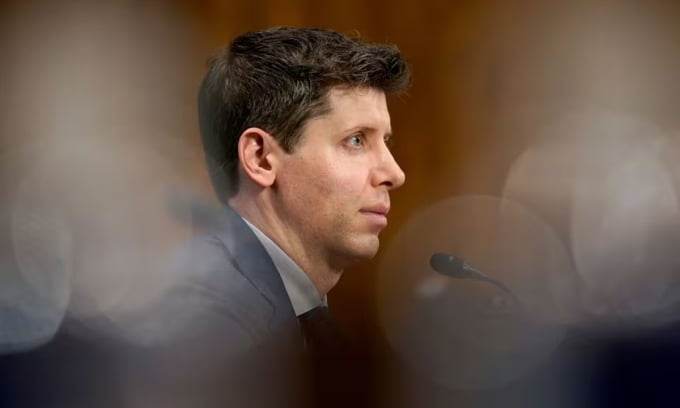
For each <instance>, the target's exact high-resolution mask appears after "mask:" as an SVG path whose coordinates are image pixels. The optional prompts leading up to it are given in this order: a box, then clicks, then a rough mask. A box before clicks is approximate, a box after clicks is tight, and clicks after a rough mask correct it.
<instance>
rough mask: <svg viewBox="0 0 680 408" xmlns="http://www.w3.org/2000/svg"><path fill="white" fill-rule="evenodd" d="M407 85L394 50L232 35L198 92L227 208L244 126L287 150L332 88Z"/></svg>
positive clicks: (311, 35) (320, 38)
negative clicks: (253, 128)
mask: <svg viewBox="0 0 680 408" xmlns="http://www.w3.org/2000/svg"><path fill="white" fill-rule="evenodd" d="M409 83H410V72H409V68H408V66H407V64H406V62H405V61H404V59H403V58H402V57H401V55H400V53H399V50H398V49H397V48H396V47H395V46H393V45H386V44H370V43H365V42H363V41H360V40H359V39H351V38H348V37H347V36H345V35H343V34H341V33H338V32H336V31H331V30H323V29H315V28H286V27H279V28H270V29H267V30H262V31H255V32H250V33H246V34H243V35H241V36H239V37H237V38H236V39H234V40H233V41H232V43H231V45H230V46H229V47H228V48H227V49H226V51H225V52H224V54H222V55H219V56H216V57H214V58H212V59H211V60H210V69H209V71H208V73H207V74H206V76H205V78H204V80H203V84H202V85H201V90H200V92H199V120H200V127H201V138H202V141H203V147H204V150H205V153H206V160H207V163H208V170H209V171H210V176H211V179H212V183H213V186H214V187H215V190H216V192H217V195H218V197H219V198H220V200H221V201H222V202H224V203H226V200H227V199H228V198H229V197H231V196H232V195H233V194H235V193H236V192H237V191H238V162H239V159H238V151H237V146H238V139H239V137H240V135H241V134H242V133H243V131H244V130H246V129H248V128H249V127H258V128H261V129H263V130H265V131H267V132H268V133H270V134H272V135H273V136H274V137H275V138H276V140H277V141H278V142H279V143H280V145H281V146H282V147H283V149H285V150H286V151H287V152H291V151H292V150H293V149H294V148H295V145H296V143H297V142H298V140H299V138H300V135H301V134H302V132H303V129H304V125H305V123H306V122H307V121H308V120H309V119H311V118H314V117H317V116H319V115H322V114H324V113H327V112H328V110H329V107H328V104H327V94H328V91H329V90H330V89H331V88H332V87H335V86H342V85H347V86H356V87H371V88H376V89H380V90H382V91H384V92H386V93H394V92H400V91H403V90H405V89H406V88H407V87H408V85H409Z"/></svg>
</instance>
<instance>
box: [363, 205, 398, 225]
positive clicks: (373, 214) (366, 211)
mask: <svg viewBox="0 0 680 408" xmlns="http://www.w3.org/2000/svg"><path fill="white" fill-rule="evenodd" d="M359 212H360V213H361V214H363V215H364V216H366V217H367V218H368V219H370V220H371V221H372V222H373V223H375V224H377V225H378V226H381V227H385V226H386V225H387V213H388V212H390V206H389V205H384V204H379V205H375V206H371V207H367V208H362V209H361V210H360V211H359Z"/></svg>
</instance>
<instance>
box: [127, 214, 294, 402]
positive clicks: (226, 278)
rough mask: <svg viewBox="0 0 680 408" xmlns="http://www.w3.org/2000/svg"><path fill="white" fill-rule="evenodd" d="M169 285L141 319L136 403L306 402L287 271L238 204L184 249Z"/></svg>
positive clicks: (132, 368) (133, 365) (134, 367)
mask: <svg viewBox="0 0 680 408" xmlns="http://www.w3.org/2000/svg"><path fill="white" fill-rule="evenodd" d="M174 264H175V265H173V268H172V270H173V274H172V276H171V277H170V280H171V284H170V290H169V291H167V292H166V294H165V295H164V296H163V298H162V299H161V300H160V301H159V302H157V304H156V305H155V306H154V307H153V308H151V309H150V310H149V311H148V314H147V315H146V316H145V319H144V320H142V323H141V324H140V325H139V328H140V330H141V331H147V332H148V333H149V336H146V338H147V339H151V340H148V341H147V343H146V344H145V346H144V347H142V348H141V349H140V348H138V350H139V351H141V355H136V356H135V355H134V354H132V355H133V356H134V357H133V358H132V359H131V360H129V362H128V363H127V364H128V368H129V370H124V372H131V373H134V375H132V376H131V377H129V378H128V381H127V384H128V385H129V386H130V389H131V390H132V391H131V392H130V395H133V396H134V399H135V403H134V404H132V405H135V406H136V405H139V406H140V407H146V406H149V402H150V401H154V404H155V403H157V402H160V403H163V406H164V407H167V406H171V407H172V406H177V407H183V406H187V407H199V406H202V407H210V406H276V407H286V406H295V407H298V406H301V405H304V404H303V401H301V399H303V398H304V395H306V394H307V392H306V390H305V386H306V378H305V366H304V363H303V358H302V354H303V339H302V334H301V330H300V326H299V323H298V321H297V318H296V316H295V313H294V311H293V307H292V305H291V302H290V300H289V298H288V295H287V293H286V290H285V288H284V286H283V282H282V280H281V277H280V276H279V273H278V272H277V270H276V268H275V266H274V264H273V263H272V260H271V258H270V257H269V255H268V254H267V252H266V251H265V249H264V247H263V246H262V244H261V243H260V241H259V240H258V239H257V237H256V236H255V235H254V233H253V232H252V231H251V229H250V228H249V227H248V226H247V225H246V223H245V222H244V221H243V219H241V217H240V216H239V215H238V214H237V213H235V212H234V211H233V210H232V209H231V208H229V207H226V206H225V207H224V211H223V212H222V213H221V214H220V216H219V217H218V218H217V219H214V220H212V222H211V223H210V226H209V229H208V230H207V231H204V233H203V235H200V236H197V237H195V238H193V239H191V240H190V241H189V242H188V243H187V244H186V245H185V246H184V247H183V248H182V251H181V252H180V254H179V256H177V258H176V260H175V262H174Z"/></svg>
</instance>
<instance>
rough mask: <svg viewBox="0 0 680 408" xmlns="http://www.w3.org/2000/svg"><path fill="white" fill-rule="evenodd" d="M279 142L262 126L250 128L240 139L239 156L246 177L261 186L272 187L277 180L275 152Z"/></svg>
mask: <svg viewBox="0 0 680 408" xmlns="http://www.w3.org/2000/svg"><path fill="white" fill-rule="evenodd" d="M276 149H278V143H277V142H276V140H275V139H274V138H273V137H272V135H270V134H269V133H268V132H266V131H264V130H262V129H260V128H248V129H246V130H245V131H244V132H243V133H241V137H240V138H239V141H238V158H239V161H240V163H241V168H242V170H243V172H244V173H245V175H246V177H247V178H249V179H250V180H252V181H253V182H254V183H255V184H257V185H259V186H261V187H270V186H271V185H273V184H274V181H275V180H276V166H275V159H274V158H273V156H274V153H275V151H276Z"/></svg>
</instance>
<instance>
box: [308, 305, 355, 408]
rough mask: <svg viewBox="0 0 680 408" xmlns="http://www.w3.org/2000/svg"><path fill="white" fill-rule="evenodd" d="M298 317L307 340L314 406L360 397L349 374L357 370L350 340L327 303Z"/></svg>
mask: <svg viewBox="0 0 680 408" xmlns="http://www.w3.org/2000/svg"><path fill="white" fill-rule="evenodd" d="M298 319H299V321H300V327H301V328H302V334H303V336H304V339H305V354H306V355H307V360H308V363H309V368H310V375H311V378H310V385H311V386H312V389H313V391H314V392H313V393H314V395H315V396H314V399H315V401H316V403H315V405H314V406H324V407H336V406H338V407H340V406H343V407H346V406H347V405H346V404H347V403H349V402H350V401H349V400H350V399H353V400H356V398H354V396H355V395H356V391H353V387H352V386H351V385H350V384H348V377H347V376H348V374H349V373H350V371H351V370H353V369H356V366H355V365H354V364H353V361H354V359H353V357H354V354H353V353H352V349H351V347H350V344H349V341H348V340H347V338H346V337H345V336H344V335H343V334H342V330H341V329H340V325H339V324H338V322H337V321H336V320H335V319H334V318H333V316H332V315H331V313H330V311H329V310H328V308H327V307H326V306H318V307H316V308H314V309H312V310H310V311H309V312H307V313H304V314H302V315H300V316H299V317H298ZM350 378H351V377H350ZM352 394H354V396H353V395H352Z"/></svg>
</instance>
